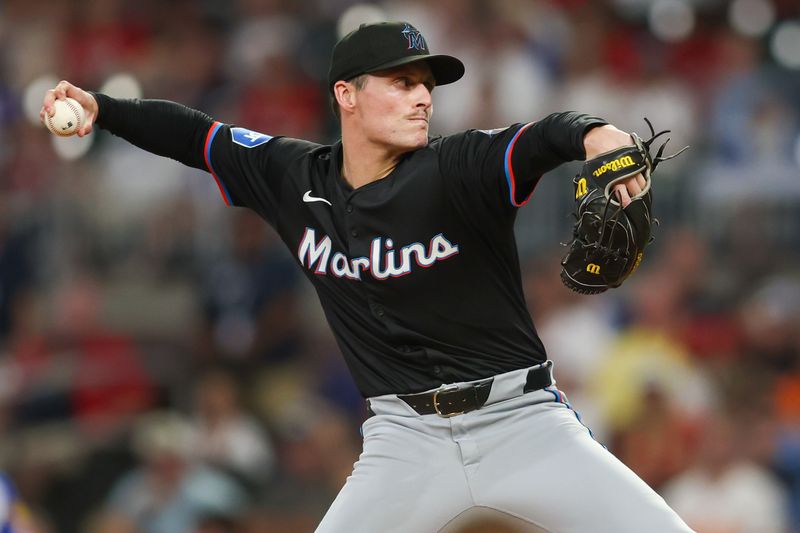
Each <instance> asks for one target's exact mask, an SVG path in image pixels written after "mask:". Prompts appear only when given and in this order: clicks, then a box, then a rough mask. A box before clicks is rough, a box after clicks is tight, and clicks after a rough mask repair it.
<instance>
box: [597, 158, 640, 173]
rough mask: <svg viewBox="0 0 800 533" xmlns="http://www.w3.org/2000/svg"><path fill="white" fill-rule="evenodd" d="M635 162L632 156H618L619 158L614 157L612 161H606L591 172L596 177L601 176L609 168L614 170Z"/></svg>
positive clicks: (629, 165)
mask: <svg viewBox="0 0 800 533" xmlns="http://www.w3.org/2000/svg"><path fill="white" fill-rule="evenodd" d="M635 164H636V163H635V162H634V161H633V158H632V157H631V156H629V155H626V156H625V157H620V158H619V159H615V160H614V161H611V162H609V163H606V164H605V165H603V166H602V167H600V168H598V169H597V170H595V171H594V172H592V174H594V177H595V178H597V177H600V176H602V175H603V174H605V173H606V172H607V171H609V170H610V171H612V172H616V171H618V170H620V169H623V168H628V167H632V166H633V165H635Z"/></svg>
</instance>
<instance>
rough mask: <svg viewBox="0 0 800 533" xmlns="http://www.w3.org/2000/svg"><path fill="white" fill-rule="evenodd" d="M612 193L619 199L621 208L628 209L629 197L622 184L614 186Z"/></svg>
mask: <svg viewBox="0 0 800 533" xmlns="http://www.w3.org/2000/svg"><path fill="white" fill-rule="evenodd" d="M614 191H615V192H616V193H617V198H619V203H621V204H622V207H628V205H629V204H630V203H631V197H630V195H629V194H628V189H627V188H626V187H625V185H623V184H619V185H616V186H615V187H614Z"/></svg>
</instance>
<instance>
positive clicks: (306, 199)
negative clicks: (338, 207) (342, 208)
mask: <svg viewBox="0 0 800 533" xmlns="http://www.w3.org/2000/svg"><path fill="white" fill-rule="evenodd" d="M303 201H304V202H305V203H307V204H310V203H311V202H325V203H326V204H328V205H331V203H330V202H329V201H328V200H326V199H325V198H317V197H316V196H311V190H308V191H306V193H305V194H304V195H303ZM331 207H333V206H331Z"/></svg>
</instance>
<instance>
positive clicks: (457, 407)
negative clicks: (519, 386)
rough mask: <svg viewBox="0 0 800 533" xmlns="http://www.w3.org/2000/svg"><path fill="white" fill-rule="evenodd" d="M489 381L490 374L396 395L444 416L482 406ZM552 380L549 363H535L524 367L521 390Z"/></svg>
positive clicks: (414, 406)
mask: <svg viewBox="0 0 800 533" xmlns="http://www.w3.org/2000/svg"><path fill="white" fill-rule="evenodd" d="M492 381H493V380H492V379H491V378H490V379H487V380H484V381H479V382H477V383H474V384H472V385H467V386H462V387H460V388H459V387H457V386H455V385H454V386H452V387H451V388H448V387H444V388H440V389H436V390H435V391H432V392H422V393H419V394H398V395H397V397H398V398H400V399H401V400H403V401H404V402H406V403H407V404H408V405H409V406H411V408H412V409H413V410H414V411H416V412H417V413H419V414H421V415H432V414H437V415H439V416H442V417H445V418H447V417H451V416H456V415H462V414H464V413H469V412H470V411H475V410H476V409H480V408H481V407H483V405H484V404H485V403H486V400H487V399H488V398H489V393H490V392H491V390H492ZM552 384H553V382H552V380H551V378H550V365H542V366H537V367H535V368H532V369H530V370H529V371H528V376H527V379H526V380H525V387H524V388H523V390H522V392H523V394H525V393H528V392H532V391H535V390H540V389H543V388H545V387H549V386H550V385H552Z"/></svg>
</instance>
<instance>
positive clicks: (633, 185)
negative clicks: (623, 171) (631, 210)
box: [625, 178, 642, 198]
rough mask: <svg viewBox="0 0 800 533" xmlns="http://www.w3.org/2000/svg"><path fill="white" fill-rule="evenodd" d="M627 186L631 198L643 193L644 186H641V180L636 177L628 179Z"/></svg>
mask: <svg viewBox="0 0 800 533" xmlns="http://www.w3.org/2000/svg"><path fill="white" fill-rule="evenodd" d="M625 188H626V189H627V191H628V194H629V195H630V197H631V198H634V197H636V196H639V195H640V194H641V193H642V188H641V187H640V186H639V182H638V181H636V178H630V179H628V180H626V181H625Z"/></svg>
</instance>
